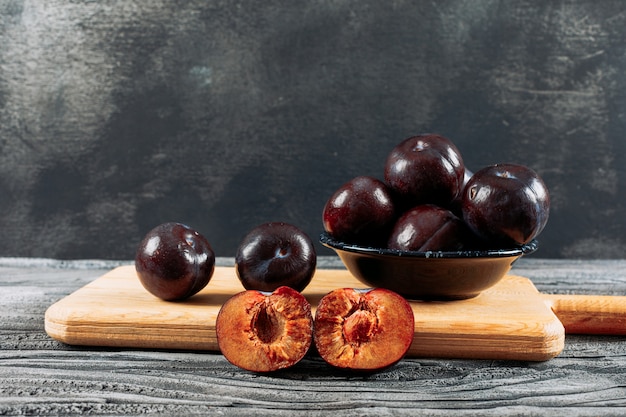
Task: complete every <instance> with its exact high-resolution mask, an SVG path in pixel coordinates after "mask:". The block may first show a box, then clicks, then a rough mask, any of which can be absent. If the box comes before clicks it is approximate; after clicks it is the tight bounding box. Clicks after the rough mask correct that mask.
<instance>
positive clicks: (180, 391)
mask: <svg viewBox="0 0 626 417" xmlns="http://www.w3.org/2000/svg"><path fill="white" fill-rule="evenodd" d="M223 262H224V263H223V265H225V266H229V265H232V260H224V261H223ZM320 265H322V266H323V267H332V268H337V267H339V266H340V263H339V261H338V260H337V259H335V258H330V259H320ZM115 266H117V264H115V263H113V264H112V263H107V262H103V263H99V262H91V261H89V262H84V261H81V262H76V263H73V262H71V261H52V260H51V261H42V262H40V261H37V262H32V261H31V260H29V259H24V260H22V261H19V260H9V261H4V260H3V259H2V258H0V415H79V414H90V415H139V414H153V415H154V414H159V415H171V416H182V415H185V416H192V415H225V416H256V415H276V416H297V415H306V416H328V415H332V416H390V415H398V416H443V415H458V416H470V415H471V416H495V415H497V416H520V415H524V416H565V417H585V416H620V415H626V388H625V387H626V376H625V375H624V369H626V355H625V352H626V337H624V336H597V335H573V334H568V335H566V338H565V347H564V350H563V351H562V352H561V354H560V355H558V356H557V357H555V358H554V359H551V360H548V361H543V362H529V361H507V360H473V359H472V360H470V359H436V358H413V359H404V360H402V361H401V362H400V363H398V364H397V365H395V366H393V367H391V368H388V369H385V370H382V371H380V372H377V373H374V374H354V373H344V372H339V371H337V370H335V369H332V368H330V367H328V366H327V365H326V364H325V363H324V362H323V361H322V360H321V359H320V358H319V357H318V356H316V355H310V356H308V357H306V358H305V359H304V360H303V361H302V362H300V363H299V364H298V365H296V366H295V367H294V368H292V369H289V370H286V371H284V372H280V373H277V374H269V375H259V374H254V373H249V372H246V371H243V370H240V369H238V368H236V367H234V366H232V365H230V364H229V363H228V362H227V361H226V360H225V359H224V358H223V356H222V355H219V354H214V353H204V352H188V351H168V350H154V349H130V348H94V347H79V346H70V345H66V344H63V343H60V342H58V341H55V340H54V339H52V338H50V337H49V336H48V335H46V333H45V332H44V312H45V311H46V309H47V308H48V307H49V306H50V305H52V304H53V303H55V302H56V301H58V300H60V299H62V298H64V297H65V296H67V295H69V294H71V293H72V292H74V291H76V290H77V289H80V288H81V287H83V286H85V285H86V284H88V283H90V282H93V281H94V280H96V279H97V278H98V277H100V276H101V275H103V274H104V273H106V272H107V271H108V270H109V269H111V268H112V267H115ZM625 272H626V261H612V260H596V261H572V260H543V259H537V258H534V259H532V258H529V259H522V260H521V261H519V262H517V263H516V264H515V265H514V267H513V270H512V273H514V274H515V275H521V276H525V277H529V278H530V279H531V280H532V282H533V283H534V284H535V286H536V287H537V288H538V289H539V290H540V291H541V292H542V293H551V294H557V293H559V294H571V293H572V294H590V295H606V294H611V295H618V296H623V295H624V294H626V273H625Z"/></svg>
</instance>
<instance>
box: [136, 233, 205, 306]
mask: <svg viewBox="0 0 626 417" xmlns="http://www.w3.org/2000/svg"><path fill="white" fill-rule="evenodd" d="M135 270H136V271H137V276H138V278H139V280H140V282H141V284H142V285H143V287H144V288H145V289H146V290H147V291H148V292H150V293H151V294H153V295H155V296H156V297H158V298H160V299H162V300H166V301H177V300H184V299H186V298H189V297H191V296H192V295H194V294H196V293H198V292H199V291H200V290H202V289H203V288H204V287H206V285H207V284H208V283H209V281H210V280H211V277H212V276H213V272H214V270H215V253H214V252H213V249H212V247H211V245H210V244H209V242H208V241H207V239H206V237H204V236H203V235H202V234H200V233H198V232H197V231H195V230H194V229H192V228H191V227H189V226H187V225H184V224H182V223H175V222H168V223H163V224H160V225H158V226H156V227H155V228H153V229H152V230H150V231H149V232H148V233H147V234H146V235H145V237H144V238H143V239H142V241H141V243H140V244H139V246H138V248H137V253H136V255H135Z"/></svg>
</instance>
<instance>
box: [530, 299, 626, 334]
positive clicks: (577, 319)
mask: <svg viewBox="0 0 626 417" xmlns="http://www.w3.org/2000/svg"><path fill="white" fill-rule="evenodd" d="M542 296H543V297H545V300H546V303H547V304H548V306H549V307H550V308H551V309H552V311H554V314H556V316H557V317H558V318H559V320H560V321H561V323H563V327H565V332H566V333H571V334H604V335H626V296H607V295H561V294H542Z"/></svg>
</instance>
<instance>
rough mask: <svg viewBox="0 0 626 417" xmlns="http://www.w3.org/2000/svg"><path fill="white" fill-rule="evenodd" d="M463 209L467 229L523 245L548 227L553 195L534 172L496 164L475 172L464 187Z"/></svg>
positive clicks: (495, 241) (494, 239)
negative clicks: (551, 195) (551, 196)
mask: <svg viewBox="0 0 626 417" xmlns="http://www.w3.org/2000/svg"><path fill="white" fill-rule="evenodd" d="M461 209H462V212H463V219H464V220H465V222H466V223H467V224H468V226H469V227H470V228H471V229H472V230H473V231H474V232H475V233H476V234H478V235H480V236H482V237H483V238H485V239H486V240H488V241H489V242H492V243H493V244H494V245H498V244H501V245H507V244H518V245H521V244H525V243H528V242H530V241H531V240H533V239H534V238H535V237H536V236H537V235H538V234H539V233H540V232H541V231H542V230H543V228H544V227H545V225H546V223H547V221H548V216H549V212H550V195H549V193H548V189H547V187H546V185H545V183H544V182H543V180H542V179H541V178H540V177H539V175H538V174H537V173H536V172H535V171H533V170H532V169H530V168H528V167H526V166H523V165H518V164H496V165H491V166H488V167H485V168H483V169H481V170H479V171H477V172H476V173H474V175H473V176H472V178H471V179H470V180H469V182H468V183H467V186H466V187H465V191H464V193H463V200H462V208H461Z"/></svg>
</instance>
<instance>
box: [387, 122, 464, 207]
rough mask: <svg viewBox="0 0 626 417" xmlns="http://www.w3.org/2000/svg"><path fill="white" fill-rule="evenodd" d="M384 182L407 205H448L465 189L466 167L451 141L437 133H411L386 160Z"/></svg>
mask: <svg viewBox="0 0 626 417" xmlns="http://www.w3.org/2000/svg"><path fill="white" fill-rule="evenodd" d="M384 172H385V181H386V182H387V184H388V185H389V187H390V188H391V189H392V190H393V191H394V192H395V193H396V194H397V195H398V196H399V198H400V201H402V202H403V203H404V205H405V206H407V207H410V206H415V205H418V204H427V203H431V204H437V205H439V206H444V207H445V206H447V205H448V204H450V203H451V202H452V201H454V199H455V198H457V196H458V195H460V194H461V192H462V188H463V178H464V176H465V166H464V164H463V158H462V157H461V153H460V152H459V150H458V148H457V147H456V146H455V145H454V143H452V141H451V140H450V139H448V138H446V137H444V136H441V135H437V134H422V135H417V136H412V137H410V138H408V139H405V140H403V141H402V142H400V143H399V144H398V145H396V146H395V147H394V148H393V149H392V150H391V152H390V153H389V155H388V156H387V159H386V161H385V171H384Z"/></svg>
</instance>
